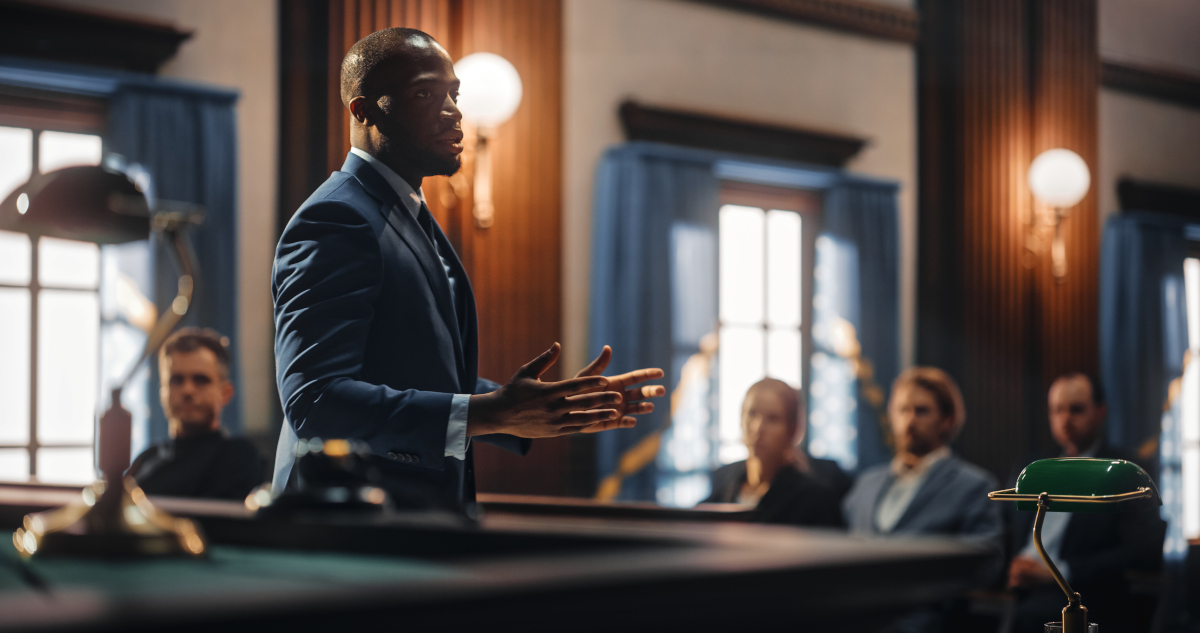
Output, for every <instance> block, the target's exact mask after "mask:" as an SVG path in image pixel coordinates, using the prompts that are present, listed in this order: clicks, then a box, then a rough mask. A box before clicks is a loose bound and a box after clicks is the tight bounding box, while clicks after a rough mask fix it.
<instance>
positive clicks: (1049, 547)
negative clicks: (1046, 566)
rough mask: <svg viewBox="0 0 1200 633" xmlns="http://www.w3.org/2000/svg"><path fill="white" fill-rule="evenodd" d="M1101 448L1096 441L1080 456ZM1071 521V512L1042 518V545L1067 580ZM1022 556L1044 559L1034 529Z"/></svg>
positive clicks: (1069, 580)
mask: <svg viewBox="0 0 1200 633" xmlns="http://www.w3.org/2000/svg"><path fill="white" fill-rule="evenodd" d="M1099 450H1100V442H1096V443H1095V444H1093V445H1092V447H1091V448H1089V449H1087V450H1086V451H1083V452H1082V453H1080V454H1079V457H1095V456H1096V453H1097V452H1099ZM1064 457H1065V456H1064ZM1070 522H1071V513H1070V512H1047V513H1046V518H1044V519H1042V547H1045V548H1046V553H1047V554H1049V555H1050V560H1052V561H1054V566H1055V567H1057V568H1058V571H1060V572H1062V575H1063V578H1066V579H1067V582H1071V565H1070V564H1069V563H1067V561H1065V560H1063V558H1062V546H1063V537H1064V536H1066V534H1067V524H1068V523H1070ZM1020 556H1024V557H1025V558H1032V559H1033V560H1042V557H1041V556H1038V552H1037V546H1036V545H1034V544H1033V532H1032V531H1030V533H1029V540H1028V541H1026V543H1025V548H1024V549H1022V550H1021V553H1020Z"/></svg>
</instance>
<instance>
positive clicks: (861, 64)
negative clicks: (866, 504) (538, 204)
mask: <svg viewBox="0 0 1200 633" xmlns="http://www.w3.org/2000/svg"><path fill="white" fill-rule="evenodd" d="M887 4H892V5H897V4H898V5H900V6H911V3H910V2H906V1H905V0H893V1H891V2H888V3H887ZM563 62H564V95H563V96H564V103H563V113H564V131H563V132H564V141H563V143H564V146H563V156H564V164H563V179H564V180H563V184H564V194H563V196H564V199H563V254H564V255H563V302H564V305H563V336H564V339H565V341H564V344H565V345H564V347H565V348H564V362H565V366H564V369H565V370H566V371H571V372H573V371H574V370H576V369H577V368H579V367H581V366H582V365H583V364H584V362H586V359H585V355H586V353H587V352H586V346H587V327H588V280H589V274H590V262H591V226H592V224H591V221H592V220H591V200H592V180H593V174H594V173H595V169H596V165H597V162H598V161H599V159H600V156H601V154H602V153H603V151H604V149H605V148H606V147H608V146H609V145H611V144H613V143H619V142H621V141H622V140H623V135H622V133H621V127H620V122H619V120H618V118H617V106H618V105H619V104H620V103H621V102H622V101H624V100H626V99H634V100H636V101H639V102H643V103H646V104H652V105H659V106H668V107H673V108H680V109H693V110H701V111H706V112H714V113H719V114H723V115H728V116H731V117H742V118H750V119H758V120H763V121H769V122H774V123H780V124H784V125H795V126H799V127H806V128H815V129H821V130H828V131H831V132H839V133H844V134H849V135H853V136H858V137H862V138H866V139H869V140H870V142H869V145H868V146H867V147H866V148H865V149H864V150H863V151H862V153H861V154H859V155H858V157H857V158H855V159H854V160H853V161H852V162H851V163H850V164H849V166H848V167H849V169H851V170H853V171H855V172H859V173H863V174H871V175H874V176H879V177H882V178H887V179H891V180H894V181H898V182H899V183H900V185H901V190H900V212H901V240H902V245H901V278H902V280H903V281H902V288H901V298H902V299H901V303H902V306H901V307H902V310H901V315H902V324H901V325H902V332H903V333H904V334H903V339H902V353H903V355H902V358H903V359H907V360H911V358H912V347H913V335H912V332H913V324H914V301H915V285H916V284H915V275H916V266H915V263H916V257H915V255H916V252H915V244H916V161H917V146H916V143H917V140H916V80H915V52H914V49H913V48H912V47H911V46H909V45H906V44H902V43H896V42H888V41H882V40H878V39H873V38H867V37H863V36H858V35H851V34H846V33H841V32H837V31H832V30H828V29H823V28H819V27H815V26H807V25H803V24H796V23H791V22H784V21H780V20H773V19H768V18H765V17H760V16H757V15H752V14H748V13H743V12H737V11H731V10H726V9H721V8H717V7H712V6H708V5H704V4H699V3H695V2H685V1H681V0H605V1H603V2H597V1H595V0H564V59H563ZM615 351H616V353H617V354H620V352H621V350H615ZM906 364H907V362H906Z"/></svg>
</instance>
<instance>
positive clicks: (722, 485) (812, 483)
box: [705, 460, 843, 527]
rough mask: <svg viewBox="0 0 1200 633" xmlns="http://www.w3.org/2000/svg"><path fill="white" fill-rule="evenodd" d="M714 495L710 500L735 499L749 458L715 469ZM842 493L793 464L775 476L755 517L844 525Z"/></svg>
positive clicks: (816, 525)
mask: <svg viewBox="0 0 1200 633" xmlns="http://www.w3.org/2000/svg"><path fill="white" fill-rule="evenodd" d="M712 481H713V491H712V495H711V496H709V498H708V499H706V500H705V502H706V503H735V502H737V497H738V492H739V491H740V490H741V488H742V486H743V485H745V483H746V462H745V461H744V460H743V461H740V462H734V463H732V464H728V465H726V466H722V467H721V468H718V469H717V471H716V472H715V473H713V480H712ZM841 500H842V498H841V495H840V494H838V491H837V489H836V488H835V487H834V486H833V485H832V484H831V483H829V482H827V481H825V480H823V479H821V478H819V477H816V476H814V475H811V474H805V473H802V472H800V471H799V470H797V469H796V467H795V466H792V465H790V464H788V465H786V466H784V467H783V468H780V469H779V472H778V473H776V474H775V477H774V478H773V479H772V480H771V487H770V488H768V489H767V492H766V494H764V495H763V497H762V499H759V501H758V505H757V506H756V507H755V508H754V513H753V514H752V515H751V520H752V521H756V522H759V523H781V524H786V525H801V526H811V527H841V526H842V525H843V523H842V511H841Z"/></svg>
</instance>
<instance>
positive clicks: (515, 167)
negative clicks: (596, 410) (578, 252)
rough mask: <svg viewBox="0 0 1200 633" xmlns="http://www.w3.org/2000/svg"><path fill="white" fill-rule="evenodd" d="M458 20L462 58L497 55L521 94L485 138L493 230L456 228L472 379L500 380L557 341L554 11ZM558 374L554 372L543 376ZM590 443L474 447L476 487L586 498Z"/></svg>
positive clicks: (484, 4) (490, 8)
mask: <svg viewBox="0 0 1200 633" xmlns="http://www.w3.org/2000/svg"><path fill="white" fill-rule="evenodd" d="M462 24H463V26H462V31H463V38H462V42H461V46H462V53H463V54H464V55H466V54H470V53H473V52H479V51H486V52H491V53H496V54H498V55H501V56H503V57H504V58H505V59H507V60H509V61H510V62H512V64H513V65H514V66H515V67H516V68H517V72H518V73H519V74H520V75H521V81H522V84H523V88H524V96H523V98H522V101H521V106H520V108H518V110H517V112H516V114H515V115H514V116H513V118H512V119H511V120H510V121H509V122H507V123H505V124H504V125H502V126H500V128H499V129H498V130H497V131H496V134H495V136H494V138H492V139H491V140H490V141H489V143H490V146H491V151H492V160H493V183H494V184H493V187H494V190H493V202H494V203H495V207H496V221H495V224H494V225H493V226H492V227H491V228H488V229H479V228H475V227H474V225H473V223H471V222H465V224H466V228H465V229H464V244H465V246H464V250H465V251H466V252H467V253H468V257H469V258H470V270H471V274H472V284H473V287H474V289H475V299H476V302H477V304H478V307H479V322H480V332H479V338H480V374H481V375H483V376H487V377H489V378H492V379H493V380H500V381H503V380H505V379H507V378H508V376H510V375H511V374H512V372H514V371H515V370H516V369H517V368H518V367H520V366H521V365H522V364H524V363H526V362H528V361H529V360H530V359H532V358H533V357H534V356H536V355H537V354H539V353H541V352H542V351H544V350H545V349H546V348H548V347H549V346H550V345H551V344H552V343H554V342H555V341H558V340H560V338H561V336H560V321H561V307H560V306H561V290H560V283H561V247H560V244H561V204H562V191H561V169H560V164H561V144H562V140H561V130H562V112H561V103H562V101H561V94H562V7H561V3H560V2H557V1H552V2H546V1H545V0H464V2H463V3H462ZM464 217H465V216H464ZM618 353H619V350H618ZM559 376H560V373H559V371H558V368H557V367H554V368H552V369H551V371H550V372H549V373H548V374H547V375H546V378H547V379H556V378H558V377H559ZM590 439H591V438H586V437H576V438H556V439H551V440H538V441H537V442H535V443H534V448H533V450H532V451H531V452H530V454H529V455H527V456H526V457H523V458H522V457H517V456H515V455H512V454H509V453H506V452H504V451H500V450H498V449H495V448H493V447H490V446H484V445H478V446H477V447H476V449H475V450H476V453H475V459H476V473H477V478H478V488H479V490H480V491H481V492H482V491H486V492H526V493H536V494H560V495H561V494H584V495H586V494H590V493H591V492H592V490H591V487H592V485H594V483H593V482H594V473H593V472H592V471H593V469H594V467H593V461H592V459H591V458H590V453H589V451H590V447H591V442H590Z"/></svg>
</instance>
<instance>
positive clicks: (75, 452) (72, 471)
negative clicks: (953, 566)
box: [37, 448, 96, 485]
mask: <svg viewBox="0 0 1200 633" xmlns="http://www.w3.org/2000/svg"><path fill="white" fill-rule="evenodd" d="M37 458H38V469H37V480H38V481H40V482H42V483H47V484H79V485H86V484H90V483H92V482H93V481H96V466H95V460H94V459H93V458H92V449H90V448H42V449H38V452H37Z"/></svg>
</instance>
